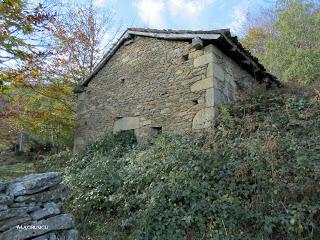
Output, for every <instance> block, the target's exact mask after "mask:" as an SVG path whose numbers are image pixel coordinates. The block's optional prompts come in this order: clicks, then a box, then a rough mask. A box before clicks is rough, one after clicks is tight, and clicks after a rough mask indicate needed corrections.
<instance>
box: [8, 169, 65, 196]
mask: <svg viewBox="0 0 320 240" xmlns="http://www.w3.org/2000/svg"><path fill="white" fill-rule="evenodd" d="M61 181H62V177H61V174H60V173H58V172H49V173H35V174H30V175H27V176H24V177H21V178H17V179H15V180H14V181H13V182H11V183H10V184H9V185H8V187H7V194H8V195H12V196H21V195H25V194H33V193H37V192H41V191H42V190H44V189H47V188H49V187H52V186H55V185H57V184H58V183H60V182H61Z"/></svg>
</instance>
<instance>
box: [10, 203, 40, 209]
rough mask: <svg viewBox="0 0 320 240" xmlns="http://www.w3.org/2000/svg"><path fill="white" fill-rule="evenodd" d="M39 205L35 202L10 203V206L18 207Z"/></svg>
mask: <svg viewBox="0 0 320 240" xmlns="http://www.w3.org/2000/svg"><path fill="white" fill-rule="evenodd" d="M36 205H37V206H39V205H40V204H39V203H38V204H36V203H35V202H31V203H25V202H20V203H12V204H11V205H10V208H19V207H34V206H36Z"/></svg>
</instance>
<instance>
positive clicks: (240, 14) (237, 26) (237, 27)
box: [228, 4, 249, 34]
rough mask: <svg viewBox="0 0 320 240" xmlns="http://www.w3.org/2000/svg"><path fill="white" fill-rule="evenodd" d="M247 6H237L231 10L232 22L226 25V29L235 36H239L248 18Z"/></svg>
mask: <svg viewBox="0 0 320 240" xmlns="http://www.w3.org/2000/svg"><path fill="white" fill-rule="evenodd" d="M248 11H249V10H248V6H247V5H246V4H244V5H240V4H239V5H237V6H235V7H234V8H233V11H232V17H233V20H232V22H231V23H230V24H229V25H228V28H230V30H231V32H233V33H236V34H241V31H242V28H243V26H244V24H245V22H246V20H247V16H248Z"/></svg>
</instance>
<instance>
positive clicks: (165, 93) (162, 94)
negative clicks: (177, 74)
mask: <svg viewBox="0 0 320 240" xmlns="http://www.w3.org/2000/svg"><path fill="white" fill-rule="evenodd" d="M167 94H168V92H163V93H160V95H161V96H164V95H167Z"/></svg>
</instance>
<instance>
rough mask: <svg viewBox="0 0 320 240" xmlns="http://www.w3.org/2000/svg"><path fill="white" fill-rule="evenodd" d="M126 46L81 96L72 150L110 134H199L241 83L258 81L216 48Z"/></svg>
mask: <svg viewBox="0 0 320 240" xmlns="http://www.w3.org/2000/svg"><path fill="white" fill-rule="evenodd" d="M127 43H128V44H125V45H123V46H122V47H121V48H120V49H119V50H118V51H117V52H116V53H115V54H114V56H113V57H112V58H111V59H110V60H109V61H108V63H107V64H106V65H105V66H104V67H103V68H102V69H101V70H100V71H99V72H98V73H97V75H96V76H95V77H94V78H93V79H92V81H91V82H90V84H89V85H88V87H87V88H86V90H85V92H83V93H80V94H78V109H77V130H76V133H75V143H74V151H75V152H79V151H81V150H82V149H83V148H84V146H85V145H87V144H89V143H91V142H94V141H95V140H97V139H98V138H100V137H102V136H103V135H105V134H106V133H107V132H117V131H121V130H128V129H135V132H136V134H137V135H138V137H139V138H140V139H143V138H144V135H148V134H150V132H152V131H150V129H152V128H159V127H161V128H162V132H176V133H182V132H190V131H192V130H193V131H199V130H201V129H203V128H207V127H209V126H210V125H211V123H212V120H213V119H214V116H215V114H216V112H217V107H218V105H219V104H221V103H224V102H230V101H234V100H235V99H236V98H237V95H238V93H239V91H238V89H239V88H238V85H239V84H240V85H242V88H244V89H251V88H252V85H253V84H254V83H255V81H254V79H253V78H252V77H251V76H250V75H249V74H248V73H247V72H246V71H244V70H242V69H241V68H240V67H239V66H238V65H237V64H236V63H235V62H234V61H233V60H231V59H230V58H229V57H227V56H226V55H224V54H223V53H222V52H221V51H220V50H219V49H217V48H216V47H215V46H213V45H208V46H206V47H205V48H204V49H201V50H195V49H192V48H191V44H190V43H188V42H183V41H169V40H159V39H155V38H148V37H136V38H135V39H134V41H133V42H132V41H130V42H129V41H128V42H127Z"/></svg>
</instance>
